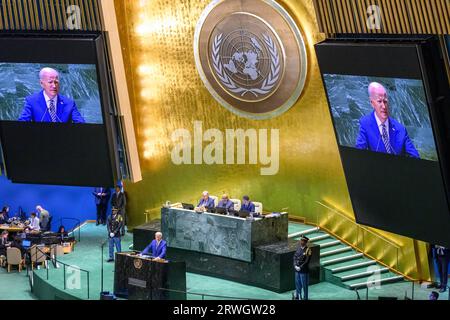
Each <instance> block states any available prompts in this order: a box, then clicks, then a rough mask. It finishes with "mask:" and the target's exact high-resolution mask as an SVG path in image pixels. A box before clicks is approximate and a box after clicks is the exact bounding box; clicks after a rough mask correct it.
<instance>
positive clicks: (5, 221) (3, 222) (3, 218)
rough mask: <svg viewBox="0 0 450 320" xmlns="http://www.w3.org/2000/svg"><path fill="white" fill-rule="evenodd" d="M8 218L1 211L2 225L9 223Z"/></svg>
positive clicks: (0, 223) (0, 222) (0, 221)
mask: <svg viewBox="0 0 450 320" xmlns="http://www.w3.org/2000/svg"><path fill="white" fill-rule="evenodd" d="M7 223H8V219H7V218H6V217H5V214H4V213H3V212H0V225H2V224H7Z"/></svg>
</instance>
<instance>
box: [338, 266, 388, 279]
mask: <svg viewBox="0 0 450 320" xmlns="http://www.w3.org/2000/svg"><path fill="white" fill-rule="evenodd" d="M377 272H379V273H385V272H389V269H388V268H379V269H376V270H371V271H364V272H358V273H354V274H349V275H346V276H342V277H340V278H341V281H350V280H353V279H359V278H364V277H370V276H371V275H373V274H375V273H377Z"/></svg>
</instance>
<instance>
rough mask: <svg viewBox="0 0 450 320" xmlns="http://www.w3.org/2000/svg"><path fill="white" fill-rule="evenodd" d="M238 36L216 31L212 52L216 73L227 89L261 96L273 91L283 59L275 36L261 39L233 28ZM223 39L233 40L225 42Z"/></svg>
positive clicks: (243, 94) (244, 94) (241, 93)
mask: <svg viewBox="0 0 450 320" xmlns="http://www.w3.org/2000/svg"><path fill="white" fill-rule="evenodd" d="M234 33H235V34H236V35H237V37H238V38H237V39H234V38H231V37H230V36H228V37H225V36H224V34H223V33H220V34H217V35H216V36H215V37H214V41H213V43H212V48H211V55H212V57H211V58H212V61H213V67H214V71H215V74H216V76H217V78H218V80H219V82H220V83H221V84H222V85H223V86H224V87H226V88H227V90H228V91H230V92H232V93H234V94H239V96H241V97H244V98H245V97H246V96H248V95H253V96H254V98H261V97H263V96H266V95H268V94H270V93H271V92H272V90H273V89H274V88H276V85H277V83H278V80H279V79H280V75H281V59H280V54H279V52H278V49H277V46H276V45H275V42H274V41H273V39H272V37H271V36H270V35H268V34H262V37H261V38H262V39H261V38H258V37H257V36H256V35H253V34H251V33H250V32H248V31H246V30H237V31H236V32H234ZM224 39H226V40H227V41H229V42H230V44H229V45H228V46H222V44H223V43H224Z"/></svg>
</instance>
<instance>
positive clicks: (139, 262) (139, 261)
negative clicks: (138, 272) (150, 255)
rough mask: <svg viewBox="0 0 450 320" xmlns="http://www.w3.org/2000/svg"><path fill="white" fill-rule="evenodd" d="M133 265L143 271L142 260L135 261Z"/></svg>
mask: <svg viewBox="0 0 450 320" xmlns="http://www.w3.org/2000/svg"><path fill="white" fill-rule="evenodd" d="M133 264H134V267H135V268H136V269H141V268H142V259H134V260H133Z"/></svg>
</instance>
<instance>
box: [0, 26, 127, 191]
mask: <svg viewBox="0 0 450 320" xmlns="http://www.w3.org/2000/svg"><path fill="white" fill-rule="evenodd" d="M105 50H106V46H105V42H104V39H103V34H102V33H92V34H82V35H80V34H76V35H75V34H71V35H69V34H68V35H66V36H64V35H52V34H46V33H36V34H27V35H21V34H2V35H0V144H1V150H2V155H3V158H4V166H5V172H6V174H7V177H8V178H9V179H10V180H11V181H13V182H17V183H35V184H49V185H73V186H112V185H113V184H114V180H116V179H117V177H118V176H119V166H118V164H117V146H116V143H115V133H114V132H116V130H115V127H114V125H115V120H114V119H115V118H114V117H115V113H114V112H115V109H114V106H113V102H112V101H113V97H112V95H113V94H112V91H113V89H112V88H111V86H110V84H111V79H110V75H109V72H108V70H109V67H108V66H107V61H108V58H107V55H106V51H105Z"/></svg>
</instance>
